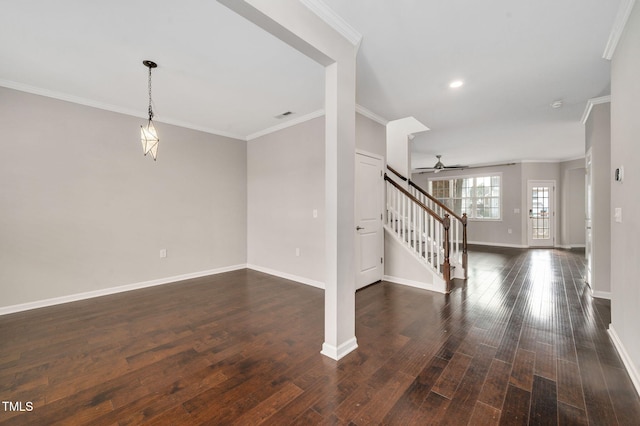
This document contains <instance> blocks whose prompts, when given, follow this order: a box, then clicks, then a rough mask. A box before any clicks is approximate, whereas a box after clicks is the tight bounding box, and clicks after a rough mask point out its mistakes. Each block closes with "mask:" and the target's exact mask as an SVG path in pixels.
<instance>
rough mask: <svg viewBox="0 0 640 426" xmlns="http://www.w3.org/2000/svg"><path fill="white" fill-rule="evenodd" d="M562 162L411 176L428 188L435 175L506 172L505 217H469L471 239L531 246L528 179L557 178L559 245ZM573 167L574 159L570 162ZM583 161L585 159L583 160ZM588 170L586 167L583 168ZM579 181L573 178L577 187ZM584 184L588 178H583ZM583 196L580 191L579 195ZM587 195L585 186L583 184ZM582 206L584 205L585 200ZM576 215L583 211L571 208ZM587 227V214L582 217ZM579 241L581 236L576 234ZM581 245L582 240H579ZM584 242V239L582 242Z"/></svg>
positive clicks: (515, 245)
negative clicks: (585, 217) (480, 218)
mask: <svg viewBox="0 0 640 426" xmlns="http://www.w3.org/2000/svg"><path fill="white" fill-rule="evenodd" d="M561 164H564V163H538V162H523V163H517V164H515V165H512V166H496V167H483V168H481V169H472V170H454V171H450V172H440V173H438V174H437V175H434V174H433V173H415V174H413V175H412V177H411V180H412V181H414V182H415V183H417V184H418V185H420V186H422V187H423V188H424V189H427V188H428V181H429V179H432V178H437V179H442V178H444V177H459V176H471V175H490V174H494V173H501V174H502V219H501V220H497V221H482V220H471V219H470V220H469V225H468V226H467V229H468V231H467V232H468V239H469V243H470V244H484V245H495V246H506V247H527V246H528V238H527V237H528V235H527V232H528V228H527V225H528V223H527V221H528V214H527V211H528V207H527V201H528V200H527V182H528V181H529V180H555V181H556V221H555V226H556V245H560V236H561V235H562V233H563V229H562V221H561V220H560V219H559V218H560V217H561V216H562V215H563V202H562V197H563V193H562V191H561V190H560V187H561V183H562V180H561V173H560V170H561ZM567 164H568V166H567V167H571V165H570V164H573V162H571V163H567ZM581 164H583V163H581ZM583 173H584V171H583ZM574 185H575V181H572V183H571V187H570V188H573V187H574ZM583 185H584V181H583ZM578 196H579V195H578ZM582 197H583V198H584V188H582ZM581 206H584V200H583V201H582V204H581ZM571 215H572V218H573V217H574V216H575V215H579V212H578V213H576V211H575V210H573V211H571ZM582 226H583V229H584V217H583V218H582ZM509 229H511V233H509ZM576 239H577V240H578V241H579V237H576ZM576 244H577V245H579V244H580V243H576ZM582 244H584V242H582Z"/></svg>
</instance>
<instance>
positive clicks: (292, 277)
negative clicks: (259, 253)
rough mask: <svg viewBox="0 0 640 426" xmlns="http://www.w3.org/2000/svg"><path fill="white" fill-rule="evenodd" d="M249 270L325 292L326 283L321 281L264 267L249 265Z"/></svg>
mask: <svg viewBox="0 0 640 426" xmlns="http://www.w3.org/2000/svg"><path fill="white" fill-rule="evenodd" d="M247 269H252V270H254V271H258V272H262V273H265V274H269V275H273V276H274V277H279V278H284V279H285V280H289V281H295V282H297V283H300V284H305V285H309V286H311V287H316V288H319V289H322V290H324V283H323V282H321V281H316V280H312V279H309V278H305V277H301V276H298V275H293V274H289V273H287V272H280V271H276V270H275V269H270V268H265V267H264V266H258V265H252V264H248V265H247Z"/></svg>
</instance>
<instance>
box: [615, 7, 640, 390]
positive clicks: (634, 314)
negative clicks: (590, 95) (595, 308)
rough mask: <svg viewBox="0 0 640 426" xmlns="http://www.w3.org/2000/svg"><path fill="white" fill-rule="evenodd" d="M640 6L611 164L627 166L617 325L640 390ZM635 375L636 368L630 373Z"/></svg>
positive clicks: (624, 46) (620, 54)
mask: <svg viewBox="0 0 640 426" xmlns="http://www.w3.org/2000/svg"><path fill="white" fill-rule="evenodd" d="M638 40H640V6H639V5H638V3H637V2H636V5H635V6H634V8H633V11H632V13H631V16H630V18H629V21H628V22H627V25H626V28H625V31H624V33H623V35H622V37H621V38H620V42H619V43H618V46H617V48H616V52H615V55H614V57H613V61H612V63H611V166H612V167H619V166H620V165H624V166H625V178H624V182H623V183H614V182H612V181H610V182H611V208H612V209H613V208H615V207H620V208H622V220H623V221H622V223H611V292H612V300H611V317H612V319H611V324H612V325H611V328H612V329H613V330H615V331H614V332H615V334H617V336H618V338H619V339H620V342H621V343H622V345H623V346H624V349H625V351H626V353H625V354H624V355H625V358H626V361H627V362H628V363H630V364H631V367H632V368H634V369H635V380H636V389H638V390H639V391H640V376H638V372H640V333H638V324H640V309H638V307H639V306H640V285H639V284H638V277H640V262H638V259H640V244H638V241H640V222H639V221H638V219H637V216H638V215H637V212H638V211H640V196H639V195H638V190H639V188H640V173H638V164H637V162H638V159H639V158H640V119H639V114H640V85H639V84H638V75H640V43H638ZM630 372H631V373H633V371H630Z"/></svg>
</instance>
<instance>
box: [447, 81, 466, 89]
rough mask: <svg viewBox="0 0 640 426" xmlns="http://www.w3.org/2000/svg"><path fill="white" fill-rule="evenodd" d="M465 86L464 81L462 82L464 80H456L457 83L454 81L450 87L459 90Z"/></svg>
mask: <svg viewBox="0 0 640 426" xmlns="http://www.w3.org/2000/svg"><path fill="white" fill-rule="evenodd" d="M463 84H464V81H462V80H455V81H452V82H451V83H450V84H449V87H451V88H452V89H457V88H458V87H461V86H462V85H463Z"/></svg>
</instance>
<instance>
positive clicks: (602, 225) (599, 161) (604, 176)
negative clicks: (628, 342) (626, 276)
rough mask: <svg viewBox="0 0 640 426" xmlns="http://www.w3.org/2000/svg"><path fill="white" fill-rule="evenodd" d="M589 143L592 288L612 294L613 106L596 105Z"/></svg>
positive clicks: (587, 137) (589, 125)
mask: <svg viewBox="0 0 640 426" xmlns="http://www.w3.org/2000/svg"><path fill="white" fill-rule="evenodd" d="M585 141H586V146H587V149H588V148H589V147H590V148H591V156H592V157H591V158H592V160H591V161H592V167H591V173H592V182H593V202H592V203H593V212H592V216H593V217H592V218H591V230H592V263H591V283H589V284H590V285H591V289H592V290H593V291H594V292H605V293H609V292H610V291H611V283H610V279H611V176H612V174H611V104H610V103H604V104H598V105H594V106H593V108H592V109H591V113H590V114H589V118H588V119H587V122H586V123H585Z"/></svg>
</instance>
